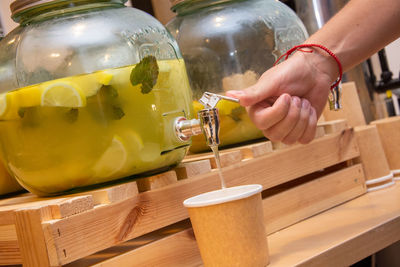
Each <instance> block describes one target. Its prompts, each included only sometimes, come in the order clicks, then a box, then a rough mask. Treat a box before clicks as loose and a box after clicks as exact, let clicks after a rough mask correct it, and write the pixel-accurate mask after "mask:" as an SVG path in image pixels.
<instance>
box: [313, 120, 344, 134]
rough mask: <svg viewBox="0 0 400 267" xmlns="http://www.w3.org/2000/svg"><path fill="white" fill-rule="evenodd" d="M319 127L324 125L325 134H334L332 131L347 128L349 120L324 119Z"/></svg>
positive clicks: (336, 131) (335, 131)
mask: <svg viewBox="0 0 400 267" xmlns="http://www.w3.org/2000/svg"><path fill="white" fill-rule="evenodd" d="M318 125H319V127H323V128H324V131H325V134H332V133H338V132H341V131H343V130H345V129H347V127H348V125H347V120H345V119H339V120H333V121H324V122H321V123H319V124H318Z"/></svg>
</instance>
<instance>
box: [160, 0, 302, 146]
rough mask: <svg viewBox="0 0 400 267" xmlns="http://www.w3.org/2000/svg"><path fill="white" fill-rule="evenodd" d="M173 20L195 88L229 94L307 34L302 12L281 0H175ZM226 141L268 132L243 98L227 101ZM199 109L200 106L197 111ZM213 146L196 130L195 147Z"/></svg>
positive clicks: (197, 92)
mask: <svg viewBox="0 0 400 267" xmlns="http://www.w3.org/2000/svg"><path fill="white" fill-rule="evenodd" d="M172 10H173V11H175V12H176V13H177V16H176V17H175V18H174V19H173V20H171V21H170V22H169V23H168V24H167V28H168V30H169V31H170V32H171V33H172V35H173V36H174V37H175V38H176V40H177V41H178V44H179V47H180V49H181V51H182V55H183V58H184V59H185V62H186V68H187V71H188V76H189V80H190V83H191V87H192V90H193V96H194V99H195V101H194V109H195V111H197V110H198V109H201V108H202V105H201V104H199V103H198V102H197V100H198V99H199V98H200V97H201V95H202V94H203V92H205V91H208V92H214V93H219V94H223V93H224V92H225V91H227V90H237V89H244V88H246V87H248V86H250V85H253V84H254V83H255V82H256V81H257V80H258V78H259V77H260V75H261V74H262V73H263V72H265V71H266V70H267V69H268V68H270V67H272V65H273V63H274V62H275V60H276V59H277V58H278V57H279V56H280V55H282V54H283V53H284V52H286V51H287V50H288V49H289V48H291V47H293V46H294V45H296V44H299V43H302V42H303V41H304V40H305V39H306V38H307V32H306V30H305V28H304V25H303V24H302V22H301V21H300V19H299V18H298V17H297V15H296V14H295V13H294V12H293V11H292V10H291V9H290V8H289V7H287V6H286V5H285V4H283V3H281V2H279V1H277V0H175V1H173V7H172ZM217 107H218V108H219V113H220V123H221V130H220V141H221V146H224V145H230V144H237V143H241V142H244V141H248V140H253V139H257V138H260V137H262V136H263V135H262V133H261V132H260V131H259V130H258V129H257V128H256V127H255V126H254V125H253V124H252V122H251V121H250V119H249V117H248V116H247V114H246V111H245V109H244V108H242V107H240V106H239V104H232V103H231V102H227V101H221V102H220V103H219V104H218V106H217ZM196 113H197V112H195V114H196ZM205 149H207V146H206V144H205V142H204V138H202V137H201V136H195V137H194V138H193V144H192V146H191V151H194V152H197V151H201V150H205Z"/></svg>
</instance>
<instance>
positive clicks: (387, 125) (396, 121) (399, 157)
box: [371, 116, 400, 170]
mask: <svg viewBox="0 0 400 267" xmlns="http://www.w3.org/2000/svg"><path fill="white" fill-rule="evenodd" d="M371 124H374V125H376V127H377V129H378V132H379V136H380V139H381V142H382V146H383V150H384V151H385V155H386V159H387V160H388V163H389V168H390V169H391V170H398V169H400V153H399V151H400V134H399V132H400V116H396V117H390V118H385V119H381V120H376V121H372V122H371Z"/></svg>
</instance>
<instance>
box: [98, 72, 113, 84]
mask: <svg viewBox="0 0 400 267" xmlns="http://www.w3.org/2000/svg"><path fill="white" fill-rule="evenodd" d="M96 76H97V80H98V82H100V83H101V84H104V85H110V83H111V80H112V78H113V77H114V75H113V74H112V73H110V72H109V71H100V72H98V73H96Z"/></svg>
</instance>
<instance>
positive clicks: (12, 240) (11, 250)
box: [0, 225, 22, 265]
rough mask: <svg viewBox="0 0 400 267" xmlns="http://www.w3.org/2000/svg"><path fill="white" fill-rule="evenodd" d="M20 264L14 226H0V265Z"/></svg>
mask: <svg viewBox="0 0 400 267" xmlns="http://www.w3.org/2000/svg"><path fill="white" fill-rule="evenodd" d="M14 264H22V258H21V252H20V250H19V246H18V239H17V232H16V230H15V225H2V226H0V265H14Z"/></svg>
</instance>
